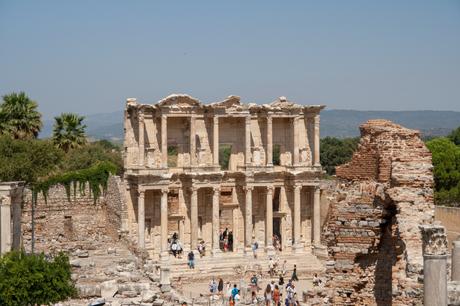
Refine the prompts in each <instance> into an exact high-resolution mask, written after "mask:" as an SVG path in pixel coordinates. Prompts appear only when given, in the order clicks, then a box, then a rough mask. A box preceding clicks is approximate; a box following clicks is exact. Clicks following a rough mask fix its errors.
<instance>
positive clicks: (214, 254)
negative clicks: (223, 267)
mask: <svg viewBox="0 0 460 306" xmlns="http://www.w3.org/2000/svg"><path fill="white" fill-rule="evenodd" d="M211 255H212V257H220V256H221V255H222V250H221V249H212V250H211Z"/></svg>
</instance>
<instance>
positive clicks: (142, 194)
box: [137, 189, 145, 198]
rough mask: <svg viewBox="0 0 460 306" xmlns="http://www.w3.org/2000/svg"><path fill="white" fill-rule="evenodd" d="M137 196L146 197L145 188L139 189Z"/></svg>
mask: <svg viewBox="0 0 460 306" xmlns="http://www.w3.org/2000/svg"><path fill="white" fill-rule="evenodd" d="M137 196H138V197H140V198H143V197H145V189H139V190H138V191H137Z"/></svg>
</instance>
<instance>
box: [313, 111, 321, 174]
mask: <svg viewBox="0 0 460 306" xmlns="http://www.w3.org/2000/svg"><path fill="white" fill-rule="evenodd" d="M313 125H314V154H313V165H314V166H315V167H319V166H321V163H320V159H319V114H318V115H316V116H315V117H314V118H313Z"/></svg>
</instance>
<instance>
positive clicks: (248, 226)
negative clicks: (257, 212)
mask: <svg viewBox="0 0 460 306" xmlns="http://www.w3.org/2000/svg"><path fill="white" fill-rule="evenodd" d="M253 189H254V187H252V186H246V188H245V191H246V203H245V205H244V206H245V209H244V210H245V220H244V221H245V224H244V238H245V239H244V245H245V250H246V252H247V253H250V252H251V242H252V190H253Z"/></svg>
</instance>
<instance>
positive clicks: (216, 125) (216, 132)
mask: <svg viewBox="0 0 460 306" xmlns="http://www.w3.org/2000/svg"><path fill="white" fill-rule="evenodd" d="M213 123H214V125H213V130H212V137H213V139H212V145H213V148H214V150H213V153H214V155H213V158H214V166H215V167H219V117H217V116H214V120H213Z"/></svg>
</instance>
